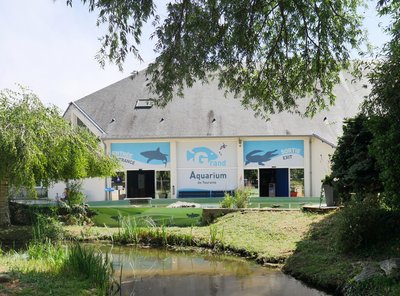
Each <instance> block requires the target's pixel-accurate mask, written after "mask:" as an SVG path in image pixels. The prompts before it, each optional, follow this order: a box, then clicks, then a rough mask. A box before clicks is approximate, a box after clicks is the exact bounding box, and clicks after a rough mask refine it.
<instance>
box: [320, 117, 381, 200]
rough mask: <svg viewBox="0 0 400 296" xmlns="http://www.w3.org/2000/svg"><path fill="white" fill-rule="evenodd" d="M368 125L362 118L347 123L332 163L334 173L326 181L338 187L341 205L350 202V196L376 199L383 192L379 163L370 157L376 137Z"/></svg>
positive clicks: (366, 119)
mask: <svg viewBox="0 0 400 296" xmlns="http://www.w3.org/2000/svg"><path fill="white" fill-rule="evenodd" d="M368 121H369V119H368V118H367V117H366V116H365V115H363V114H359V115H357V116H356V117H354V118H350V119H346V120H345V122H344V125H343V136H342V137H340V138H339V141H338V145H337V148H336V150H335V152H334V154H333V156H332V160H331V162H332V173H331V175H330V176H327V179H326V180H324V181H323V182H324V184H328V185H334V186H335V187H336V189H337V191H338V192H339V194H340V197H341V199H342V201H349V200H350V197H351V195H350V194H351V193H355V194H356V195H357V196H358V197H359V199H361V200H362V199H364V198H365V197H366V196H367V195H375V196H376V195H377V194H378V193H379V192H380V191H381V190H382V182H381V181H380V179H379V169H378V168H377V163H376V159H375V157H373V156H371V155H370V153H369V147H370V145H371V142H372V139H373V135H372V133H371V131H370V130H369V129H368ZM333 180H335V182H333Z"/></svg>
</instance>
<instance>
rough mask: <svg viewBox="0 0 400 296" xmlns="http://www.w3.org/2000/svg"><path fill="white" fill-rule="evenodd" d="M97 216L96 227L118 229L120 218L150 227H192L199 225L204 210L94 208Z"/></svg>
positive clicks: (95, 219)
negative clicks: (128, 218) (152, 224)
mask: <svg viewBox="0 0 400 296" xmlns="http://www.w3.org/2000/svg"><path fill="white" fill-rule="evenodd" d="M92 209H93V210H95V211H96V213H97V215H96V216H94V217H93V222H94V223H95V225H96V226H104V225H106V226H107V227H118V226H119V219H120V217H121V216H122V217H127V216H129V217H131V218H132V220H133V219H134V220H135V221H136V223H138V224H139V225H143V226H150V224H151V223H153V222H154V223H155V225H157V226H161V225H166V226H179V227H185V226H192V225H198V224H199V223H200V220H201V215H202V211H203V210H202V209H199V208H150V207H143V208H133V207H132V208H128V207H118V208H103V207H98V208H96V207H92Z"/></svg>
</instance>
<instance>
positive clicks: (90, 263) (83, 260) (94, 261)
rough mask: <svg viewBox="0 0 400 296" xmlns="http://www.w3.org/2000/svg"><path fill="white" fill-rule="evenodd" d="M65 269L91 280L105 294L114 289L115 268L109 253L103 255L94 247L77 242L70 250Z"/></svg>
mask: <svg viewBox="0 0 400 296" xmlns="http://www.w3.org/2000/svg"><path fill="white" fill-rule="evenodd" d="M63 269H64V271H65V272H68V273H69V274H72V275H75V276H77V277H80V278H84V279H88V280H90V281H91V282H92V283H93V284H95V285H96V287H98V288H99V289H100V290H101V291H102V292H104V294H108V291H111V290H112V285H113V282H114V279H113V276H114V268H113V266H112V263H111V261H110V259H109V257H108V254H105V256H103V255H102V254H101V253H100V254H99V253H97V252H95V250H94V249H93V248H87V247H85V248H84V247H82V246H81V245H80V244H75V245H74V246H73V247H71V248H70V250H69V254H68V257H67V258H66V260H65V262H64V266H63Z"/></svg>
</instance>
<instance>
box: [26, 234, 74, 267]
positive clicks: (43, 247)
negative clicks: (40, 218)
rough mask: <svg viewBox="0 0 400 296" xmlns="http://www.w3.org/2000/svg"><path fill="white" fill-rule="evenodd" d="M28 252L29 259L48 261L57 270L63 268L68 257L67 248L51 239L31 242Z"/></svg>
mask: <svg viewBox="0 0 400 296" xmlns="http://www.w3.org/2000/svg"><path fill="white" fill-rule="evenodd" d="M26 252H27V255H28V259H29V260H32V259H33V260H41V261H46V262H47V264H49V265H51V266H52V267H53V268H54V269H56V270H59V269H60V268H61V266H62V265H63V263H64V261H65V259H66V257H67V248H66V247H63V246H61V245H59V244H57V243H54V242H52V241H51V240H50V239H45V240H44V241H33V242H31V243H29V244H28V248H27V251H26Z"/></svg>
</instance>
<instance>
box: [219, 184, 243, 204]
mask: <svg viewBox="0 0 400 296" xmlns="http://www.w3.org/2000/svg"><path fill="white" fill-rule="evenodd" d="M250 194H251V190H250V188H247V187H243V188H238V189H236V191H235V193H234V196H232V195H230V194H229V193H225V197H224V199H223V200H222V202H221V204H220V205H221V208H228V209H230V208H247V206H248V204H249V200H250Z"/></svg>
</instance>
